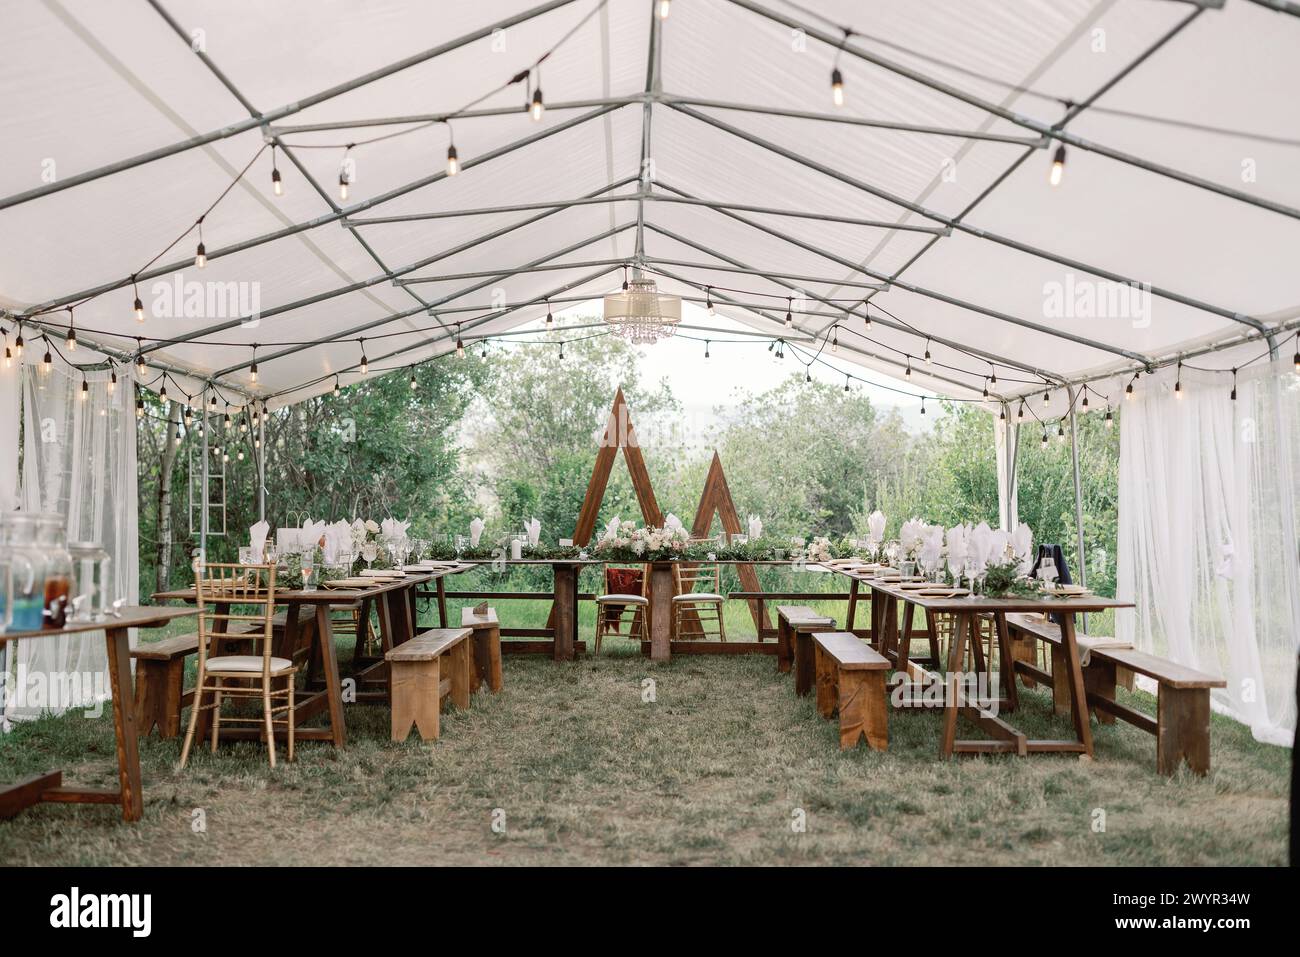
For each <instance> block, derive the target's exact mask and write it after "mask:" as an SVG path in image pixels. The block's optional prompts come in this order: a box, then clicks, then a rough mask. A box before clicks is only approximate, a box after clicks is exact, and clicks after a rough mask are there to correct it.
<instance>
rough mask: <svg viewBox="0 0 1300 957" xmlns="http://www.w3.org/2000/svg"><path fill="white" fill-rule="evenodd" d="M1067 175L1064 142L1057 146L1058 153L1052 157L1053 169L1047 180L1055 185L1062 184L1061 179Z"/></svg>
mask: <svg viewBox="0 0 1300 957" xmlns="http://www.w3.org/2000/svg"><path fill="white" fill-rule="evenodd" d="M1064 176H1065V144H1064V143H1062V144H1061V145H1060V146H1058V147H1057V148H1056V155H1055V156H1053V157H1052V171H1051V172H1050V173H1049V174H1048V176H1047V181H1048V182H1049V183H1051V184H1052V185H1053V186H1060V185H1061V179H1062V178H1063V177H1064Z"/></svg>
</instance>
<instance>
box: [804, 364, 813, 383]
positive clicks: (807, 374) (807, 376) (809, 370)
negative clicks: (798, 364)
mask: <svg viewBox="0 0 1300 957" xmlns="http://www.w3.org/2000/svg"><path fill="white" fill-rule="evenodd" d="M803 381H804V382H811V381H812V366H809V367H808V368H807V369H805V370H804V373H803Z"/></svg>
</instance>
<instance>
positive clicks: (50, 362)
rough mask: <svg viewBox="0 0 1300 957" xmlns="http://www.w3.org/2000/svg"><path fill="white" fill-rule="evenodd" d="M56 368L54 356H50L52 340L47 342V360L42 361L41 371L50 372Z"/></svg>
mask: <svg viewBox="0 0 1300 957" xmlns="http://www.w3.org/2000/svg"><path fill="white" fill-rule="evenodd" d="M53 368H54V356H52V355H50V340H49V339H46V340H45V358H43V359H42V360H41V371H42V372H49V371H50V370H51V369H53Z"/></svg>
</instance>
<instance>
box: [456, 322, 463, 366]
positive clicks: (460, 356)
mask: <svg viewBox="0 0 1300 957" xmlns="http://www.w3.org/2000/svg"><path fill="white" fill-rule="evenodd" d="M456 358H457V359H464V358H465V343H464V342H462V341H461V338H460V323H459V322H458V323H456Z"/></svg>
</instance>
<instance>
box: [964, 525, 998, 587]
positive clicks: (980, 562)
mask: <svg viewBox="0 0 1300 957" xmlns="http://www.w3.org/2000/svg"><path fill="white" fill-rule="evenodd" d="M992 546H993V530H992V529H991V528H989V525H988V522H980V523H979V524H978V525H976V526H975V527H974V528H972V529H971V531H970V535H968V536H967V537H966V560H967V562H968V563H969V564H973V565H974V566H975V574H977V575H978V574H980V573H981V572H983V571H984V566H985V565H987V564H988V562H989V549H990V548H992Z"/></svg>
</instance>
